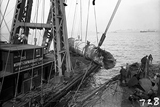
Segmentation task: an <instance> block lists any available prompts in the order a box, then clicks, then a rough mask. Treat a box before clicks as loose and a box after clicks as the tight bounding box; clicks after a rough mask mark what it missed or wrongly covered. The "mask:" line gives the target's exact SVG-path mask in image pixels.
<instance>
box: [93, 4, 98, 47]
mask: <svg viewBox="0 0 160 107" xmlns="http://www.w3.org/2000/svg"><path fill="white" fill-rule="evenodd" d="M94 18H95V26H96V37H97V44H98V28H97V18H96V7H95V5H94Z"/></svg>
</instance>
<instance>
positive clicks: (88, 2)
mask: <svg viewBox="0 0 160 107" xmlns="http://www.w3.org/2000/svg"><path fill="white" fill-rule="evenodd" d="M89 7H90V0H89V1H88V13H87V25H86V36H85V44H87V32H88V19H89Z"/></svg>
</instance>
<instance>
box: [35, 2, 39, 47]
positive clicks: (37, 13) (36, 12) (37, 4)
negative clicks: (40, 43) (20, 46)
mask: <svg viewBox="0 0 160 107" xmlns="http://www.w3.org/2000/svg"><path fill="white" fill-rule="evenodd" d="M38 9H39V0H38V1H37V11H36V13H35V14H36V23H37V21H38ZM36 37H37V29H35V38H34V45H36V43H37V38H36Z"/></svg>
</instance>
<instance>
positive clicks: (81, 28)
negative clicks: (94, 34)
mask: <svg viewBox="0 0 160 107" xmlns="http://www.w3.org/2000/svg"><path fill="white" fill-rule="evenodd" d="M80 23H81V41H82V0H80Z"/></svg>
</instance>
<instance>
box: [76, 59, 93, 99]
mask: <svg viewBox="0 0 160 107" xmlns="http://www.w3.org/2000/svg"><path fill="white" fill-rule="evenodd" d="M92 63H93V62H92V61H91V62H90V64H89V66H88V67H87V70H86V71H85V74H84V76H83V78H82V80H81V82H80V84H79V85H78V88H77V90H76V92H75V94H74V95H73V101H75V96H76V95H77V92H78V90H79V89H80V87H81V85H82V83H83V81H84V79H85V77H86V75H87V73H88V70H89V69H90V68H91V66H92Z"/></svg>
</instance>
